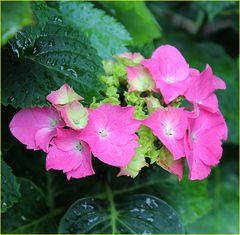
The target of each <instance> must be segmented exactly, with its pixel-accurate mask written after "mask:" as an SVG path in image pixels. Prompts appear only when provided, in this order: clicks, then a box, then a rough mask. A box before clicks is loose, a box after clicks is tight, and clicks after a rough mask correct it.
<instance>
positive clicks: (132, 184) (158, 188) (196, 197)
mask: <svg viewBox="0 0 240 235" xmlns="http://www.w3.org/2000/svg"><path fill="white" fill-rule="evenodd" d="M112 187H113V194H114V195H124V194H129V193H149V194H151V195H155V196H156V197H159V198H161V199H163V200H165V201H166V202H167V203H169V205H171V206H172V207H173V208H174V209H175V210H176V211H177V213H178V215H179V217H180V218H181V221H182V223H183V224H184V225H186V224H189V223H192V222H194V221H195V220H197V219H199V218H201V217H202V216H203V215H205V214H206V213H207V212H208V211H209V210H210V209H211V205H212V200H211V198H210V197H209V194H208V190H207V180H204V181H189V180H188V178H187V173H186V174H185V175H184V177H183V180H182V181H181V182H179V181H178V178H177V177H176V176H175V175H172V174H170V173H168V172H166V171H164V170H163V169H161V168H160V167H159V166H153V167H151V168H144V169H143V170H142V171H141V172H140V174H139V176H138V177H136V178H135V179H132V180H131V179H129V178H128V177H119V178H114V179H113V182H112ZM176 192H177V193H176Z"/></svg>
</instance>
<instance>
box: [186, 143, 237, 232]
mask: <svg viewBox="0 0 240 235" xmlns="http://www.w3.org/2000/svg"><path fill="white" fill-rule="evenodd" d="M230 148H232V149H233V147H232V146H231V145H230ZM225 150H226V154H225V157H227V158H229V157H230V155H231V153H230V152H229V149H225ZM236 154H237V153H235V154H234V156H233V157H234V159H233V160H232V161H230V162H223V164H222V165H221V166H219V167H218V168H216V169H215V171H214V172H213V174H212V175H211V177H210V179H209V191H210V193H211V197H212V198H213V201H214V204H213V208H212V210H211V211H210V212H209V213H208V214H207V215H206V216H204V217H202V218H201V219H199V220H197V221H196V222H195V223H193V224H190V225H188V233H202V234H206V233H208V234H209V233H212V234H220V233H221V234H238V233H239V209H238V207H239V190H238V186H239V185H238V184H239V182H238V164H237V162H236V160H237V159H236ZM226 218H229V219H226Z"/></svg>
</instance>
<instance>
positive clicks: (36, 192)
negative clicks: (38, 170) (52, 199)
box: [2, 178, 62, 234]
mask: <svg viewBox="0 0 240 235" xmlns="http://www.w3.org/2000/svg"><path fill="white" fill-rule="evenodd" d="M18 182H19V183H20V185H21V186H20V192H21V194H22V198H21V200H20V201H19V202H18V203H17V204H15V205H14V206H13V207H12V208H11V209H9V210H8V211H7V212H6V213H4V214H3V215H2V232H3V233H23V234H30V233H55V232H56V227H57V224H56V222H55V219H54V217H55V216H57V215H59V214H60V213H61V212H62V208H58V209H54V210H49V208H48V206H47V204H46V201H45V197H44V194H43V192H42V191H41V190H40V189H39V188H38V187H37V186H36V185H35V184H33V183H32V182H31V181H30V180H27V179H24V178H20V179H18Z"/></svg>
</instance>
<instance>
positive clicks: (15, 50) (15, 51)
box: [13, 49, 20, 58]
mask: <svg viewBox="0 0 240 235" xmlns="http://www.w3.org/2000/svg"><path fill="white" fill-rule="evenodd" d="M13 52H14V53H15V54H16V56H17V58H19V57H20V54H19V51H18V49H14V50H13Z"/></svg>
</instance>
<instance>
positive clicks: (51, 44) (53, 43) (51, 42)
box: [48, 39, 56, 47]
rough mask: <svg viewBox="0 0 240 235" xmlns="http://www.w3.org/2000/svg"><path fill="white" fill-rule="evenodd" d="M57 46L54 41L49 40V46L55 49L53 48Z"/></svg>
mask: <svg viewBox="0 0 240 235" xmlns="http://www.w3.org/2000/svg"><path fill="white" fill-rule="evenodd" d="M55 45H56V43H55V41H54V39H52V40H49V42H48V46H50V47H53V46H55Z"/></svg>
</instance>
